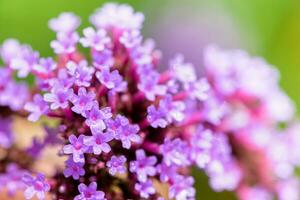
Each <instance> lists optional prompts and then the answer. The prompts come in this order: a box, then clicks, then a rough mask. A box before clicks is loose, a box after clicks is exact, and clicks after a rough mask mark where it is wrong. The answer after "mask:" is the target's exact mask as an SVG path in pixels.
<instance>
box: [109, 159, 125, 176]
mask: <svg viewBox="0 0 300 200" xmlns="http://www.w3.org/2000/svg"><path fill="white" fill-rule="evenodd" d="M126 160H127V159H126V157H125V156H123V155H122V156H118V157H117V156H112V157H111V158H110V160H109V161H108V162H107V163H106V166H107V167H108V168H109V173H110V174H111V175H115V174H116V173H120V174H124V173H126V167H125V166H124V164H125V162H126Z"/></svg>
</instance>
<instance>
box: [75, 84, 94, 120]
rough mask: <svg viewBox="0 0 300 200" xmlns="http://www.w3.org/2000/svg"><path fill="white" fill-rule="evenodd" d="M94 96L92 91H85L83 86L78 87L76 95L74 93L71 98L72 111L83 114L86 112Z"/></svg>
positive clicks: (90, 106) (89, 108) (90, 107)
mask: <svg viewBox="0 0 300 200" xmlns="http://www.w3.org/2000/svg"><path fill="white" fill-rule="evenodd" d="M95 97H96V94H95V93H94V92H93V91H90V92H87V91H86V89H85V88H83V87H81V88H79V90H78V95H74V96H73V97H72V99H71V101H72V103H73V104H74V106H73V107H72V108H71V109H72V111H73V112H75V113H77V114H81V115H83V116H85V114H86V112H87V111H89V110H91V109H92V107H93V105H94V101H95Z"/></svg>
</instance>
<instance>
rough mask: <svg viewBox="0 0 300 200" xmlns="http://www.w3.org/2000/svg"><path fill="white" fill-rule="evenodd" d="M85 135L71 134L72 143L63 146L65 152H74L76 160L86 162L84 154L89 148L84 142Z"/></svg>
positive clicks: (74, 159)
mask: <svg viewBox="0 0 300 200" xmlns="http://www.w3.org/2000/svg"><path fill="white" fill-rule="evenodd" d="M84 137H85V136H84V135H79V137H78V138H77V137H76V136H75V135H70V136H69V141H70V144H67V145H65V146H64V148H63V152H64V153H65V154H73V161H74V162H84V155H83V154H84V153H85V152H87V150H88V146H86V145H85V144H84V143H83V140H84Z"/></svg>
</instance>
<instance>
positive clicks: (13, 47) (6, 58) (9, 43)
mask: <svg viewBox="0 0 300 200" xmlns="http://www.w3.org/2000/svg"><path fill="white" fill-rule="evenodd" d="M22 49H23V46H22V45H21V44H20V43H19V41H18V40H16V39H7V40H5V41H4V42H3V44H2V45H1V46H0V56H1V58H2V60H3V62H4V63H5V64H9V63H10V62H11V60H12V59H13V58H16V57H19V56H20V55H22Z"/></svg>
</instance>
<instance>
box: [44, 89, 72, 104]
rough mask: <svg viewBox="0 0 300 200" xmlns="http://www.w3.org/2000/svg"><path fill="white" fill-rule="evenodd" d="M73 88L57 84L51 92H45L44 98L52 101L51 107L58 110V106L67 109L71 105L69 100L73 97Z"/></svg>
mask: <svg viewBox="0 0 300 200" xmlns="http://www.w3.org/2000/svg"><path fill="white" fill-rule="evenodd" d="M73 95H74V94H73V89H69V88H62V87H60V86H55V87H54V88H53V90H52V91H51V93H46V94H44V100H45V101H46V102H50V103H51V105H50V108H51V109H52V110H56V109H58V108H62V109H65V108H67V107H68V105H69V100H70V99H71V98H72V97H73Z"/></svg>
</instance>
